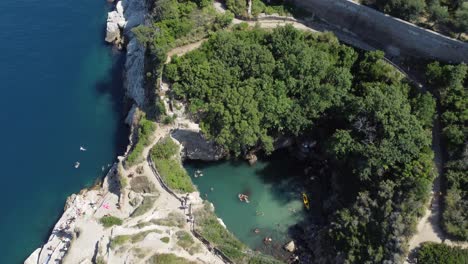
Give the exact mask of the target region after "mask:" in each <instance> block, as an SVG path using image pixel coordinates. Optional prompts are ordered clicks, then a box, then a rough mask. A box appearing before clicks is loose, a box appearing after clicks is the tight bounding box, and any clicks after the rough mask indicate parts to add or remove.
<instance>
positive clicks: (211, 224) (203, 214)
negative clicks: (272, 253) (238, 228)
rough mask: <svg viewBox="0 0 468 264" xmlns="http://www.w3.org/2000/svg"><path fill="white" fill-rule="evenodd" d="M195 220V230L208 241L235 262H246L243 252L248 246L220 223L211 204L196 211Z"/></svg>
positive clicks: (206, 204)
mask: <svg viewBox="0 0 468 264" xmlns="http://www.w3.org/2000/svg"><path fill="white" fill-rule="evenodd" d="M195 219H197V225H196V226H195V228H196V229H197V231H198V232H200V234H201V235H202V236H203V237H204V238H205V239H206V240H208V241H210V243H212V244H213V245H214V246H215V247H217V248H218V249H220V250H221V251H222V252H223V253H224V254H225V255H226V256H228V257H229V258H231V259H232V260H233V261H234V262H236V263H242V262H244V258H245V257H246V256H245V254H244V253H243V252H244V250H245V249H246V246H245V245H243V244H242V243H241V242H240V241H239V240H237V238H236V237H235V236H234V235H233V234H232V233H230V232H229V231H228V230H227V229H226V228H224V226H222V225H221V224H220V223H219V221H218V218H217V217H216V215H215V214H214V213H213V212H211V211H210V207H209V203H205V206H204V207H203V208H201V209H199V210H197V211H195Z"/></svg>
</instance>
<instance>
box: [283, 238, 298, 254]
mask: <svg viewBox="0 0 468 264" xmlns="http://www.w3.org/2000/svg"><path fill="white" fill-rule="evenodd" d="M284 249H286V250H287V251H289V252H294V250H296V245H295V244H294V241H292V240H291V241H290V242H289V243H287V244H286V245H285V246H284Z"/></svg>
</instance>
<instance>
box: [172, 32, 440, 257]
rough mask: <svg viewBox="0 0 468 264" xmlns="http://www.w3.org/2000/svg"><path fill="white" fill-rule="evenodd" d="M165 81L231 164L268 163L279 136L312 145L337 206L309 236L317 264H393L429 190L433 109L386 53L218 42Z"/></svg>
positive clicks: (323, 45) (297, 39) (264, 40)
mask: <svg viewBox="0 0 468 264" xmlns="http://www.w3.org/2000/svg"><path fill="white" fill-rule="evenodd" d="M165 74H166V76H167V78H168V79H169V80H170V81H171V82H172V88H173V90H174V92H175V97H176V98H178V99H181V100H185V101H186V102H187V103H188V104H189V109H190V111H191V113H192V114H193V115H194V116H196V117H198V118H199V119H200V123H201V127H202V130H203V131H204V132H205V134H206V135H207V136H208V137H210V138H212V139H214V140H215V141H216V142H217V143H219V144H221V145H223V146H224V147H225V148H226V149H228V150H230V151H232V152H233V153H234V154H241V153H246V152H247V151H248V150H250V149H252V148H263V149H264V150H266V151H267V152H269V151H271V150H272V149H273V142H274V139H275V138H276V137H277V136H279V135H287V136H288V135H292V136H299V135H300V136H301V137H308V138H309V139H311V140H316V141H317V142H319V143H318V147H317V149H316V151H314V152H315V153H314V154H315V156H314V158H313V159H312V158H311V162H313V161H312V160H317V154H320V155H321V159H323V160H324V162H328V164H330V165H329V166H325V167H324V168H323V169H324V172H323V174H322V175H320V176H321V177H323V180H324V181H328V182H329V184H330V186H331V190H330V194H333V195H330V196H329V199H328V200H327V201H325V203H324V204H325V206H324V207H325V211H327V212H328V218H329V223H330V224H328V225H326V226H325V227H323V228H322V232H321V233H320V234H319V236H317V237H315V234H316V233H315V232H309V233H306V234H305V236H306V237H307V239H308V240H309V241H310V244H309V246H310V252H313V254H314V259H316V261H318V262H320V261H337V262H347V263H367V262H369V263H382V262H384V261H389V262H399V261H401V258H402V256H403V255H404V253H405V252H404V251H405V243H406V237H407V236H409V235H410V234H411V233H412V230H413V229H412V228H413V227H414V225H415V221H416V219H417V217H418V215H420V214H421V213H422V211H423V208H424V206H425V202H426V199H427V197H428V193H429V189H430V184H431V181H432V179H433V173H432V171H433V167H432V158H433V154H432V151H431V149H430V143H431V136H430V135H431V134H430V129H431V127H432V119H433V116H434V106H435V102H434V99H433V98H432V97H431V96H430V95H429V94H419V93H418V92H417V91H415V90H414V89H412V88H411V87H410V86H409V85H408V84H406V83H405V82H404V81H403V80H402V79H403V76H402V75H401V74H400V73H399V72H398V71H396V70H395V69H394V68H393V67H392V66H390V65H389V64H387V63H386V62H385V61H384V60H383V53H381V52H371V53H367V54H365V55H362V56H358V54H357V53H356V52H355V51H354V50H353V49H351V48H348V47H346V46H343V45H340V44H339V43H338V41H337V40H336V38H334V37H333V36H330V35H328V34H309V33H303V32H300V31H298V30H295V29H294V28H292V27H290V26H287V27H282V28H277V29H275V30H273V31H272V32H266V31H263V30H259V29H254V30H250V31H240V32H239V31H237V32H222V33H218V34H215V35H213V36H211V37H210V39H209V41H207V42H206V43H205V44H204V45H203V46H202V47H201V48H200V49H199V50H196V51H193V52H191V53H188V54H186V55H185V56H183V57H181V58H174V59H173V60H172V63H171V64H170V65H168V66H167V67H166V70H165ZM344 186H346V188H344ZM308 236H311V237H308ZM312 236H313V237H312ZM314 241H315V242H314Z"/></svg>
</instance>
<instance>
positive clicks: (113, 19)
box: [105, 1, 127, 45]
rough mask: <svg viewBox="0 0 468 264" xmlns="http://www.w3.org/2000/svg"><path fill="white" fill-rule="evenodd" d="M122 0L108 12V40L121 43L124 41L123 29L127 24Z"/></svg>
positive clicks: (117, 43)
mask: <svg viewBox="0 0 468 264" xmlns="http://www.w3.org/2000/svg"><path fill="white" fill-rule="evenodd" d="M126 23H127V22H126V21H125V17H124V9H123V7H122V1H119V2H117V4H116V6H115V10H114V11H112V12H109V13H108V14H107V27H106V39H105V40H106V41H107V42H109V43H114V44H116V45H120V44H121V43H122V40H123V38H122V33H121V32H122V30H123V29H124V28H125V25H126Z"/></svg>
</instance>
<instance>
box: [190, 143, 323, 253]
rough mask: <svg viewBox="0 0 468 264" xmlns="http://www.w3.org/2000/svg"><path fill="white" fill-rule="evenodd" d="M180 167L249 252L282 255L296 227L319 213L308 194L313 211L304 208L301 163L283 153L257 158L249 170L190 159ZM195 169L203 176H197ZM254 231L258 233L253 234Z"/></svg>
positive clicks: (227, 163) (234, 162) (232, 163)
mask: <svg viewBox="0 0 468 264" xmlns="http://www.w3.org/2000/svg"><path fill="white" fill-rule="evenodd" d="M184 167H185V168H186V170H187V172H188V173H189V174H190V176H191V177H192V181H193V183H194V184H195V185H196V186H197V188H198V190H199V191H200V193H201V196H202V197H203V198H204V199H207V200H208V201H210V202H211V203H213V204H214V206H215V213H216V215H217V216H218V217H219V218H221V219H222V220H223V222H224V223H225V224H226V226H227V229H228V230H229V231H231V232H232V233H233V234H234V235H236V237H237V238H239V239H240V240H241V241H242V242H243V243H245V244H246V245H248V246H249V247H250V248H252V249H253V250H260V251H262V252H264V253H267V254H271V255H274V256H281V255H283V254H284V253H285V252H284V251H283V250H282V249H281V248H282V247H283V246H284V244H285V243H287V242H288V241H290V240H291V239H292V237H293V236H292V230H293V228H294V226H295V225H296V224H297V223H300V222H301V221H303V220H304V219H306V218H307V217H309V216H310V215H314V214H315V212H316V211H317V210H316V206H314V199H313V194H310V193H308V194H309V199H310V201H311V208H310V210H306V209H305V208H304V205H303V202H302V196H301V195H302V192H303V191H304V190H305V189H304V186H303V184H302V183H303V182H304V173H303V165H302V164H300V163H299V162H297V161H296V160H294V159H293V158H291V157H290V156H289V154H288V153H285V151H280V152H277V153H274V154H273V155H271V156H269V157H267V158H261V159H259V160H258V162H257V163H256V164H255V165H253V166H250V165H249V164H248V163H247V162H246V161H238V160H227V161H219V162H195V161H189V162H186V163H184ZM197 170H200V171H201V172H202V174H203V176H201V177H200V176H199V177H195V175H196V174H197V173H196V172H197ZM239 193H243V194H247V195H248V196H249V200H250V203H245V202H241V201H240V200H239V198H238V194H239ZM257 228H258V230H259V231H260V232H259V233H258V234H256V233H255V232H254V230H255V229H257ZM265 237H271V238H272V240H273V241H272V243H270V244H268V245H266V244H264V242H263V239H264V238H265ZM278 249H280V250H278Z"/></svg>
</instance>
